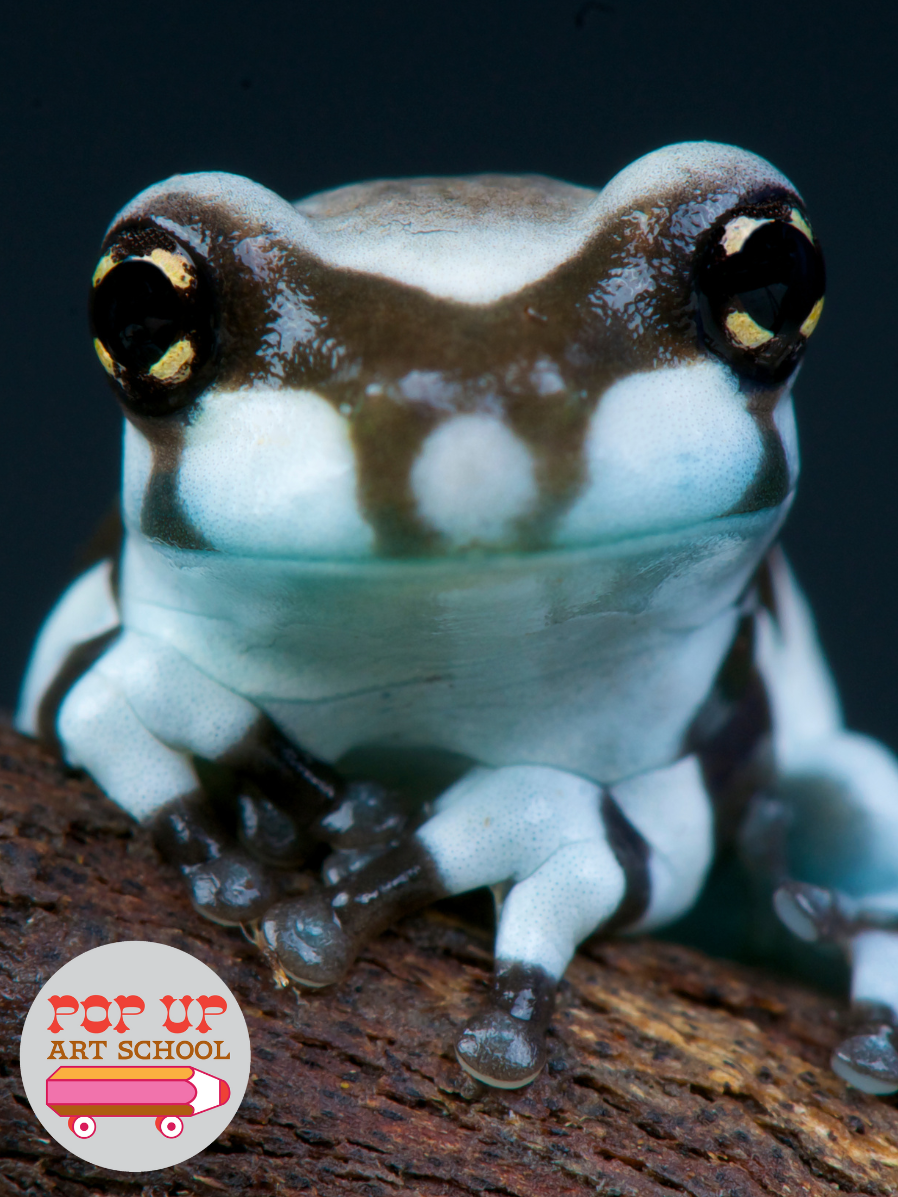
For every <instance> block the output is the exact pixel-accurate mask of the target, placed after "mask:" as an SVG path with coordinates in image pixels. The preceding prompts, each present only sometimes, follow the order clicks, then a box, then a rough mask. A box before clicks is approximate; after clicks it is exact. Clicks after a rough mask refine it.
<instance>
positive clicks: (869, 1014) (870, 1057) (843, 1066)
mask: <svg viewBox="0 0 898 1197" xmlns="http://www.w3.org/2000/svg"><path fill="white" fill-rule="evenodd" d="M853 1013H854V1016H855V1017H854V1021H855V1032H856V1033H855V1034H854V1035H852V1036H851V1037H850V1038H849V1039H845V1040H843V1042H842V1043H840V1044H839V1046H838V1047H837V1048H836V1050H835V1051H834V1052H833V1054H832V1060H831V1064H832V1070H833V1072H835V1073H836V1075H837V1076H840V1077H841V1078H842V1080H843V1081H847V1082H848V1084H849V1085H853V1086H854V1088H855V1089H860V1090H862V1092H864V1093H872V1094H875V1095H877V1096H881V1095H882V1094H885V1093H896V1092H898V1050H896V1027H895V1016H894V1014H893V1013H892V1011H891V1009H890V1008H889V1007H888V1006H885V1005H879V1004H878V1003H872V1002H871V1003H866V1002H865V1003H857V1004H856V1005H855V1009H854V1011H853Z"/></svg>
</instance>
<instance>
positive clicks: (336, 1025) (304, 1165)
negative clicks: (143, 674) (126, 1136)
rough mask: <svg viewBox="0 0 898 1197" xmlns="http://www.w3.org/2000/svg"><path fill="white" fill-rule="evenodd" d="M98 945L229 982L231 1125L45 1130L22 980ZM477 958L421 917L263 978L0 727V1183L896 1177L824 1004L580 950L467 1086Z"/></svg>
mask: <svg viewBox="0 0 898 1197" xmlns="http://www.w3.org/2000/svg"><path fill="white" fill-rule="evenodd" d="M120 939H151V940H156V941H158V942H160V943H167V944H171V945H173V946H174V947H177V948H180V949H182V950H183V951H186V952H191V953H192V954H193V955H195V956H197V957H198V958H199V959H201V960H203V961H205V963H207V964H208V965H210V966H211V967H212V968H213V969H215V970H216V972H218V973H219V975H220V976H221V977H222V978H223V979H224V980H225V982H226V983H227V984H228V985H229V986H230V987H231V989H232V990H233V991H234V993H235V994H236V995H237V997H238V998H239V999H240V1001H241V1004H242V1006H243V1010H244V1013H245V1014H246V1019H247V1023H248V1025H249V1029H250V1035H251V1038H252V1044H253V1067H252V1075H251V1080H250V1084H249V1087H248V1089H247V1093H246V1097H245V1100H244V1102H243V1105H242V1107H241V1109H240V1112H239V1114H238V1115H237V1117H236V1118H235V1120H234V1121H233V1122H232V1123H231V1125H230V1127H229V1128H228V1130H227V1131H226V1132H225V1133H224V1134H223V1135H222V1136H221V1138H220V1139H218V1140H217V1141H216V1142H215V1143H214V1144H213V1145H212V1146H211V1147H209V1148H208V1149H207V1150H206V1151H204V1152H202V1153H201V1154H200V1155H198V1156H195V1157H194V1158H193V1159H191V1160H188V1161H187V1162H186V1163H184V1164H181V1165H180V1166H178V1167H176V1168H170V1169H166V1170H164V1171H159V1172H153V1173H145V1174H130V1173H116V1172H109V1171H106V1170H104V1169H101V1168H96V1167H94V1166H93V1165H90V1164H87V1163H84V1162H83V1161H81V1160H79V1159H76V1158H75V1157H73V1156H71V1155H69V1154H68V1153H67V1152H66V1151H65V1150H63V1149H62V1148H61V1147H59V1146H58V1145H57V1144H56V1143H55V1142H53V1141H51V1140H48V1138H47V1136H46V1133H45V1132H44V1130H43V1128H42V1127H41V1125H40V1123H39V1122H38V1121H37V1120H36V1119H35V1117H34V1116H33V1114H32V1113H31V1110H30V1108H29V1106H28V1102H27V1100H26V1098H25V1095H24V1091H23V1089H22V1086H21V1083H20V1079H19V1072H18V1041H19V1033H20V1029H21V1026H22V1022H23V1019H24V1017H25V1013H26V1011H27V1010H28V1007H29V1005H30V1003H31V1001H32V999H33V997H34V995H35V994H36V992H37V991H38V989H39V988H40V986H41V985H42V984H43V983H44V982H45V981H46V980H47V979H48V978H49V977H50V976H51V975H52V973H53V972H54V971H55V970H56V969H58V968H59V967H61V965H62V964H64V963H65V962H66V961H67V960H69V959H71V957H73V956H75V955H77V954H78V953H80V952H84V951H86V950H88V949H89V948H93V947H96V946H98V945H99V944H103V943H109V942H111V941H114V940H120ZM489 968H490V951H489V938H488V935H487V934H486V932H485V931H483V930H479V929H477V928H476V927H470V926H467V925H465V924H464V923H462V922H460V921H459V920H458V919H456V918H453V917H450V916H449V915H447V914H446V913H445V912H442V913H441V912H438V911H430V912H428V913H425V914H424V915H422V916H419V917H417V918H413V919H408V920H406V921H405V922H403V923H402V924H401V925H399V926H398V927H397V928H396V929H395V930H394V931H392V932H390V933H388V934H386V935H384V936H382V937H381V938H380V939H379V940H378V941H377V942H376V943H374V944H372V945H371V947H370V948H369V949H368V951H366V952H365V953H364V955H363V956H362V958H361V960H360V961H359V962H358V964H357V965H356V967H355V968H354V969H353V970H352V972H351V974H350V975H349V977H348V978H347V979H346V981H345V982H344V983H343V984H342V985H340V986H338V987H337V988H336V989H334V990H330V991H326V992H321V993H318V994H314V995H312V996H309V995H308V994H302V995H301V994H299V993H297V992H296V991H295V990H293V989H289V988H288V989H279V988H277V987H276V985H275V984H274V983H273V979H272V975H271V972H270V971H269V969H268V968H267V967H266V964H265V962H264V960H263V959H262V958H261V957H260V956H259V954H258V953H257V952H256V951H255V950H254V948H253V947H252V946H251V945H250V944H249V943H248V942H247V941H246V940H245V939H244V938H242V936H241V935H240V933H239V932H237V931H226V930H222V929H220V928H216V927H214V926H211V925H210V924H209V923H206V922H204V921H203V920H202V919H200V918H199V917H198V916H197V915H196V914H194V912H193V911H192V909H191V908H190V906H189V904H188V903H187V901H186V900H185V897H184V894H183V892H182V889H181V886H180V884H179V879H178V877H177V875H176V874H175V873H174V872H173V871H171V870H167V869H166V868H164V867H163V866H162V865H161V864H160V863H159V861H158V859H157V857H156V854H155V852H154V850H153V848H152V846H151V844H150V843H149V841H148V838H147V836H146V835H145V833H144V832H142V831H141V830H140V829H139V828H137V827H136V826H135V825H134V824H133V823H131V821H130V820H129V819H128V818H127V817H126V816H125V815H123V814H122V813H121V812H120V811H118V810H117V809H116V808H115V807H114V806H113V805H112V803H110V802H109V801H108V800H107V799H106V798H104V797H103V796H102V795H101V794H100V793H99V792H98V791H97V790H96V788H95V787H94V786H93V785H92V784H91V783H90V782H89V781H88V780H86V779H85V778H84V777H81V776H72V775H71V774H67V773H66V772H65V771H64V770H63V769H62V768H61V767H60V765H59V764H58V763H57V762H55V761H54V760H52V759H51V758H50V757H49V756H48V755H47V754H46V753H44V752H43V751H42V750H40V749H39V748H37V747H36V746H35V745H33V744H30V743H28V742H27V741H24V740H22V739H21V738H19V737H17V736H15V735H14V734H13V733H12V732H10V731H9V730H6V729H4V728H0V1029H2V1043H0V1053H2V1067H0V1157H2V1167H0V1192H2V1193H3V1194H7V1193H8V1194H17V1195H20V1197H22V1195H26V1194H27V1195H28V1197H37V1195H42V1194H51V1193H52V1194H54V1195H57V1197H59V1195H62V1197H76V1195H77V1197H89V1195H92V1194H97V1193H112V1194H123V1195H124V1194H129V1195H131V1194H133V1195H135V1197H136V1195H138V1194H140V1195H142V1197H163V1195H169V1194H170V1195H171V1197H178V1195H186V1194H205V1195H206V1197H211V1195H214V1194H215V1193H216V1192H229V1193H245V1192H246V1193H250V1192H251V1193H253V1194H254V1195H255V1194H258V1195H260V1197H261V1195H263V1194H292V1193H303V1194H310V1195H314V1194H320V1195H321V1197H330V1195H332V1194H333V1195H337V1194H340V1195H346V1197H349V1195H353V1197H355V1195H358V1197H362V1195H364V1197H381V1195H386V1194H397V1193H416V1194H423V1195H427V1197H456V1195H461V1194H472V1193H500V1194H505V1195H512V1194H513V1195H514V1197H548V1195H550V1194H551V1195H552V1197H563V1195H567V1194H571V1195H573V1194H586V1193H591V1194H601V1195H602V1197H615V1195H620V1197H648V1195H649V1194H651V1195H652V1197H665V1195H666V1197H670V1194H672V1193H687V1194H694V1195H695V1197H762V1194H770V1193H776V1194H789V1195H792V1194H813V1195H815V1197H816V1195H817V1194H834V1193H864V1194H894V1193H896V1192H898V1108H896V1102H895V1100H894V1099H891V1098H887V1099H876V1098H871V1097H867V1096H865V1095H863V1094H860V1093H858V1092H856V1091H854V1090H851V1089H849V1088H846V1086H845V1085H843V1084H842V1083H841V1082H840V1081H839V1080H838V1079H837V1078H836V1077H835V1076H833V1075H832V1074H831V1073H830V1071H829V1069H828V1066H827V1060H828V1057H829V1053H830V1051H831V1050H832V1047H833V1045H834V1044H835V1043H836V1041H837V1040H838V1038H839V1035H840V1028H839V1012H838V1011H837V1009H836V1003H835V1002H834V1000H833V999H832V998H829V997H827V996H824V995H821V994H817V993H814V992H812V991H810V990H808V989H805V988H802V987H800V986H798V985H793V984H787V983H784V982H783V981H781V980H778V979H776V978H774V977H771V976H768V975H766V974H764V973H762V972H760V971H756V970H752V969H749V968H745V967H742V966H737V965H733V964H730V963H728V962H726V961H718V960H712V959H709V958H708V957H706V956H703V955H701V954H700V953H698V952H696V951H693V950H691V949H687V948H681V947H676V946H672V945H670V944H664V943H657V942H653V941H651V940H649V939H643V940H638V941H621V940H618V941H612V942H608V943H600V944H594V945H590V946H589V947H588V949H587V950H586V951H585V952H584V953H582V954H581V955H580V956H578V957H577V959H576V961H575V962H574V964H573V965H572V967H571V969H570V970H569V972H568V978H567V980H566V981H565V983H564V984H563V986H562V991H561V995H560V1001H559V1007H558V1011H557V1013H556V1015H555V1018H554V1022H553V1029H552V1036H551V1044H550V1057H551V1058H550V1064H549V1067H548V1069H547V1070H546V1072H545V1074H544V1075H543V1076H542V1077H541V1078H540V1079H539V1080H538V1081H537V1082H536V1083H535V1084H533V1085H532V1086H530V1087H529V1088H527V1089H523V1090H519V1091H517V1092H500V1091H495V1090H489V1089H486V1088H484V1087H482V1086H479V1085H477V1084H476V1083H474V1082H473V1081H470V1080H468V1079H466V1077H465V1076H464V1074H463V1073H462V1072H461V1070H460V1068H459V1067H458V1065H457V1063H456V1062H455V1059H454V1055H453V1051H452V1042H453V1038H454V1036H455V1034H456V1033H457V1031H458V1029H459V1028H460V1026H461V1025H462V1023H463V1022H464V1020H465V1018H466V1017H467V1016H468V1015H469V1014H470V1013H471V1012H472V1011H473V1010H475V1009H476V1008H477V1006H478V1004H479V1002H480V1000H481V997H482V995H483V994H484V992H485V989H486V982H487V978H488V975H489Z"/></svg>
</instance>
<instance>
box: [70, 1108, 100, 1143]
mask: <svg viewBox="0 0 898 1197" xmlns="http://www.w3.org/2000/svg"><path fill="white" fill-rule="evenodd" d="M96 1129H97V1124H96V1122H94V1120H93V1118H91V1116H90V1115H89V1114H76V1116H75V1117H74V1118H70V1119H69V1130H70V1131H71V1132H72V1134H73V1135H77V1136H78V1138H79V1139H89V1138H90V1137H91V1135H92V1134H93V1133H94V1131H95V1130H96Z"/></svg>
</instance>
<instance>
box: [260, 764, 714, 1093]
mask: <svg viewBox="0 0 898 1197" xmlns="http://www.w3.org/2000/svg"><path fill="white" fill-rule="evenodd" d="M713 838H714V837H713V811H712V806H711V803H710V800H709V799H708V797H707V794H706V792H705V788H704V784H703V780H702V775H701V769H700V767H699V765H698V762H697V760H696V758H695V757H694V756H693V757H688V758H685V759H684V760H681V761H678V762H677V763H676V764H675V765H673V766H671V767H669V768H667V769H661V770H657V771H655V772H653V773H651V774H646V775H643V776H641V777H638V778H632V779H630V780H629V781H627V782H626V783H623V784H622V785H620V786H618V787H615V788H614V789H613V790H609V789H605V788H603V787H601V786H599V785H596V784H595V783H593V782H590V781H588V780H586V779H584V778H581V777H576V776H574V775H572V774H569V773H565V772H562V771H561V770H558V769H554V768H548V767H543V766H535V765H526V766H513V767H506V768H499V769H487V768H477V769H474V770H472V771H471V772H470V773H468V774H467V775H466V776H465V777H463V778H462V779H461V780H460V781H459V782H457V783H456V784H455V785H454V786H452V787H451V788H450V789H449V790H447V791H446V793H444V794H443V795H442V796H441V797H440V799H439V800H438V801H437V804H436V810H435V813H434V815H433V816H432V817H431V818H430V819H429V820H428V821H427V822H426V823H425V824H424V825H423V826H422V827H420V828H419V829H418V830H417V831H416V832H415V833H413V834H412V835H409V836H406V837H405V838H404V839H403V840H402V841H401V842H400V843H399V844H398V845H397V846H396V847H394V848H392V849H391V850H390V851H388V852H387V853H385V854H384V855H382V856H380V857H379V858H378V859H377V860H376V861H374V862H372V863H371V864H369V865H368V866H366V867H364V868H362V869H360V870H359V871H358V872H357V873H355V874H353V875H351V876H349V877H346V878H344V879H343V880H342V881H341V882H340V884H338V885H337V886H333V887H330V888H321V889H317V890H315V891H313V892H311V893H309V894H306V895H303V897H301V898H299V899H291V900H288V901H285V902H283V903H279V904H278V905H276V906H275V907H273V908H272V909H271V910H270V911H269V912H268V914H267V915H266V917H265V919H264V921H263V924H262V928H263V933H264V935H265V938H266V940H267V942H268V945H269V947H270V948H271V949H272V950H273V951H274V953H275V954H276V955H277V957H278V959H279V961H280V963H281V964H282V966H283V967H284V969H285V971H286V972H287V973H288V975H289V976H291V977H292V978H293V979H294V980H297V981H299V982H300V983H302V984H305V985H309V986H322V985H328V984H332V983H334V982H335V981H338V980H339V979H340V978H341V977H342V976H343V975H344V974H345V972H346V970H347V969H348V968H349V966H350V965H351V963H352V961H353V959H354V958H355V955H356V954H357V952H358V951H359V950H360V948H361V947H362V946H363V945H364V943H365V942H366V941H367V940H368V939H370V938H371V937H372V936H374V935H376V934H377V933H379V932H380V931H381V930H383V929H384V928H385V927H386V926H388V925H389V924H390V923H391V922H392V921H394V920H395V919H396V918H398V917H399V916H400V915H402V914H405V913H408V912H409V911H411V910H413V909H415V908H417V907H420V906H422V905H425V904H426V903H428V902H430V901H433V900H434V899H435V898H439V897H444V896H446V895H449V894H461V893H466V892H468V891H470V890H472V889H476V888H478V887H480V886H484V885H489V886H495V887H501V889H502V891H503V892H505V899H504V902H503V903H502V908H501V915H500V918H499V926H498V931H497V936H496V957H497V963H496V971H495V977H494V983H493V988H492V993H491V997H490V999H489V1001H488V1003H487V1006H486V1008H485V1010H484V1011H482V1012H481V1014H479V1015H477V1016H475V1017H474V1018H473V1019H472V1020H471V1021H469V1022H468V1024H467V1025H466V1027H465V1028H464V1030H463V1031H462V1033H461V1034H460V1035H459V1037H458V1041H457V1044H456V1052H457V1055H458V1058H459V1061H460V1062H461V1064H462V1066H463V1067H464V1068H465V1069H466V1070H467V1071H468V1072H469V1073H471V1074H472V1075H473V1076H475V1077H476V1078H477V1079H479V1080H481V1081H484V1082H486V1083H487V1084H490V1085H494V1086H497V1087H500V1088H518V1087H520V1086H522V1085H526V1084H528V1083H529V1082H530V1081H532V1080H533V1079H534V1077H535V1076H537V1075H538V1073H539V1072H540V1070H541V1068H542V1066H543V1063H544V1060H545V1035H546V1031H547V1028H548V1025H549V1021H550V1018H551V1015H552V1009H553V1005H554V996H555V988H556V985H557V982H558V980H559V979H560V978H561V976H562V975H563V973H564V970H565V969H566V967H567V965H568V963H569V961H570V959H571V957H572V956H573V954H574V952H575V950H576V947H577V944H578V943H579V942H580V941H581V940H583V939H584V938H586V937H587V936H588V935H590V934H592V933H593V932H594V931H596V930H600V929H606V930H611V929H614V928H615V927H621V926H629V927H634V928H635V927H641V926H646V927H648V926H653V925H658V924H659V923H662V922H666V921H669V920H670V919H672V918H675V917H676V916H677V915H678V914H680V913H682V912H683V911H684V910H685V909H687V908H688V906H689V905H691V903H692V902H693V901H694V899H695V897H696V895H697V893H698V890H699V888H700V886H701V884H702V881H703V879H704V876H705V874H706V872H707V868H708V865H709V864H710V861H711V857H712V855H713Z"/></svg>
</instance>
